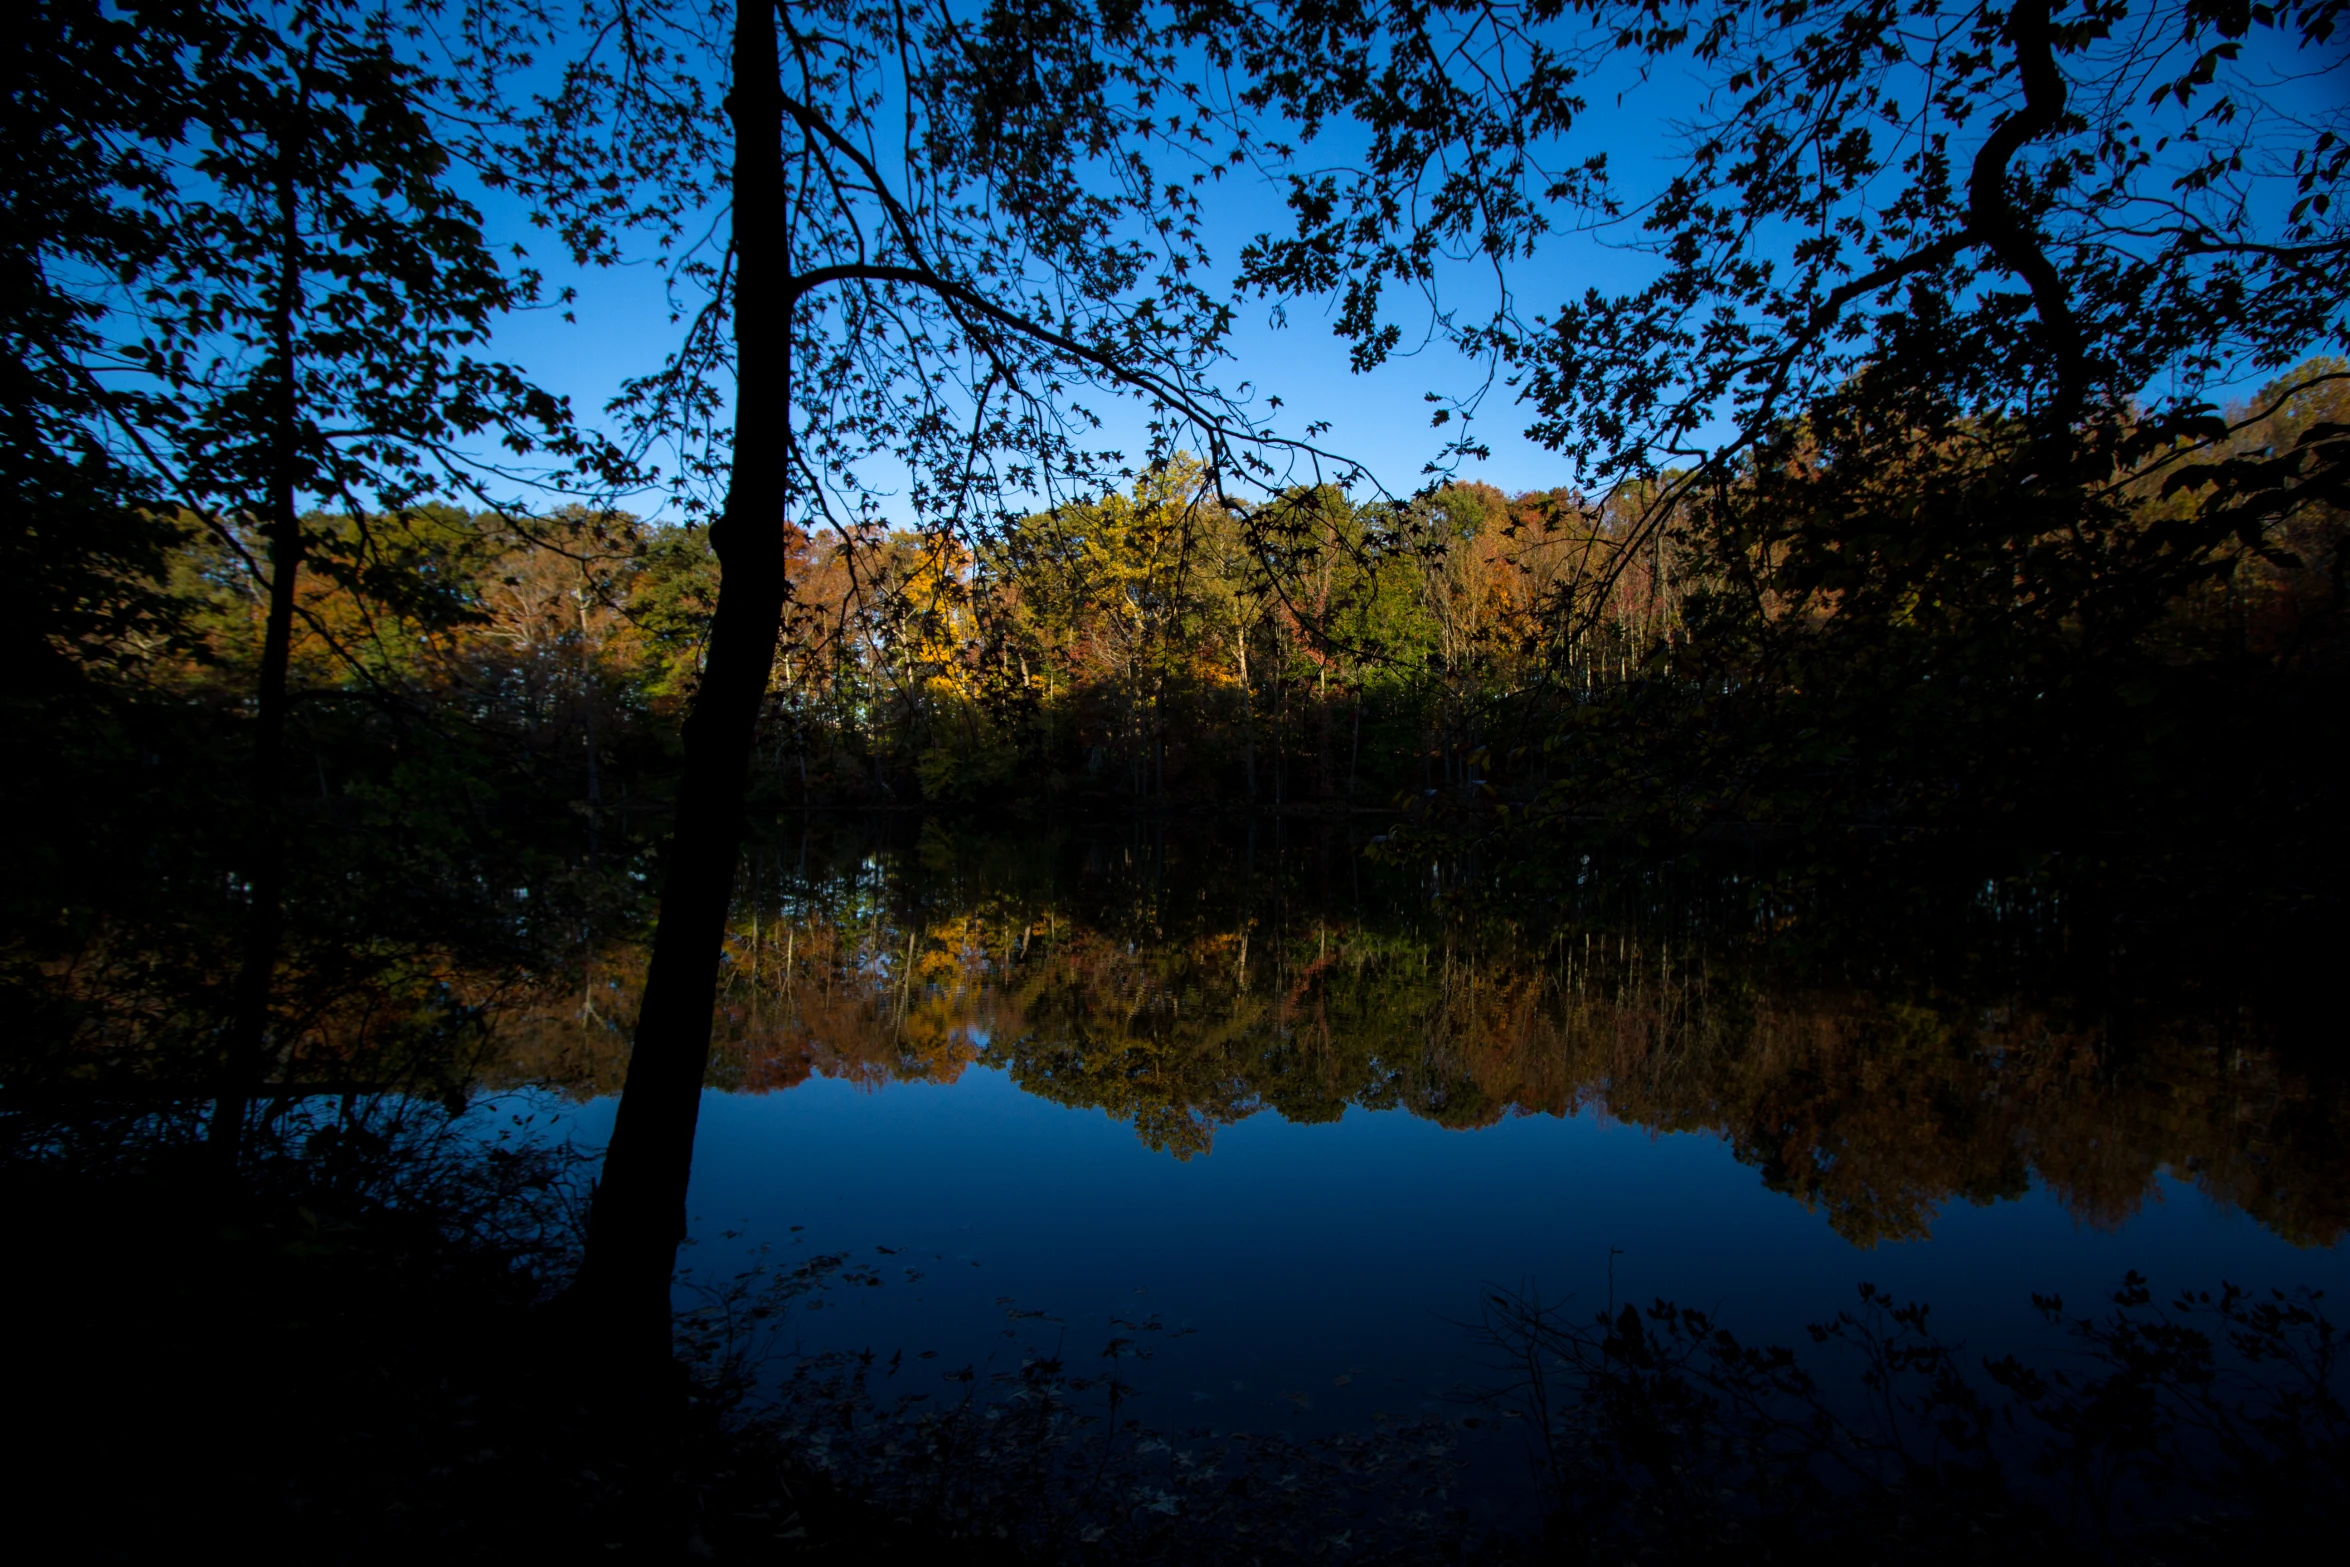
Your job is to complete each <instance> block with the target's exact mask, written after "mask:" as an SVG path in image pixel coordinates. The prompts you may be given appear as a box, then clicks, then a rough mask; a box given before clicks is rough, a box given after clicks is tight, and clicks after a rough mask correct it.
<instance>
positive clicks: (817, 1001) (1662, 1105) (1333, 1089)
mask: <svg viewBox="0 0 2350 1567" xmlns="http://www.w3.org/2000/svg"><path fill="white" fill-rule="evenodd" d="M1226 847H1228V846H1223V847H1219V846H1214V845H1210V846H1208V847H1207V849H1206V850H1205V852H1201V851H1200V848H1199V846H1197V845H1179V846H1177V848H1176V850H1175V852H1174V854H1173V856H1172V858H1170V855H1169V853H1168V850H1167V847H1166V846H1165V845H1163V844H1159V845H1154V846H1152V847H1150V848H1149V849H1148V850H1147V852H1143V853H1140V854H1137V853H1136V851H1135V850H1134V848H1133V847H1132V846H1131V845H1129V846H1126V847H1124V848H1118V847H1115V846H1113V847H1112V848H1111V849H1110V850H1109V851H1108V852H1104V849H1103V845H1102V844H1101V843H1100V842H1098V841H1088V840H1083V839H1076V840H1062V841H1057V842H1043V843H1038V844H1035V845H1032V846H1030V848H1028V849H1027V850H1026V851H1021V850H1019V849H1018V848H1016V847H1014V846H1009V845H1005V844H1001V843H993V844H982V845H968V844H966V845H952V844H947V843H944V842H943V841H941V840H938V839H936V838H931V839H926V840H925V842H924V844H923V851H922V852H921V853H919V854H903V853H896V854H886V855H879V856H874V855H865V856H861V857H858V858H856V859H853V860H849V861H847V862H845V863H843V864H840V865H839V866H838V867H837V868H829V869H818V870H815V871H808V870H805V869H802V870H799V871H797V872H795V873H794V874H792V875H790V876H778V877H776V878H775V879H773V880H771V881H769V882H767V885H769V886H775V885H778V884H780V885H781V887H782V890H781V891H779V892H774V893H763V894H762V895H761V896H759V897H757V898H746V899H745V900H744V901H743V902H742V904H741V905H740V907H739V908H738V912H737V916H736V918H735V921H734V923H733V927H732V930H731V934H730V950H729V964H728V974H729V979H728V982H727V983H726V985H725V986H724V987H723V989H722V992H721V997H720V1016H719V1021H718V1029H719V1040H720V1045H719V1050H718V1054H717V1057H716V1060H715V1063H714V1065H713V1068H712V1083H713V1086H716V1087H722V1088H726V1089H729V1090H735V1091H745V1092H770V1091H773V1090H777V1089H783V1088H789V1087H792V1086H794V1085H796V1084H798V1083H800V1082H803V1081H805V1080H806V1079H807V1078H808V1077H810V1076H811V1075H823V1076H827V1077H834V1078H842V1079H846V1080H849V1081H852V1082H857V1083H862V1084H867V1085H872V1086H879V1085H881V1084H883V1083H889V1082H900V1081H928V1082H951V1081H953V1080H954V1079H955V1078H956V1077H957V1076H959V1075H960V1073H961V1072H962V1071H963V1069H964V1068H965V1067H966V1066H967V1065H970V1064H972V1063H974V1062H976V1063H979V1064H982V1065H987V1066H991V1067H1000V1068H1002V1069H1004V1070H1006V1071H1007V1072H1009V1073H1010V1075H1011V1076H1012V1077H1013V1079H1014V1080H1015V1081H1016V1082H1018V1083H1019V1084H1020V1086H1021V1087H1022V1088H1023V1089H1025V1090H1026V1091H1027V1092H1029V1093H1032V1094H1035V1095H1038V1096H1039V1097H1042V1098H1045V1099H1048V1100H1051V1101H1053V1102H1055V1103H1059V1104H1064V1105H1070V1106H1079V1107H1086V1108H1099V1109H1101V1110H1104V1111H1106V1112H1108V1113H1109V1114H1111V1115H1113V1116H1115V1117H1118V1118H1120V1119H1123V1120H1127V1121H1130V1122H1131V1123H1132V1124H1133V1126H1134V1128H1135V1131H1136V1134H1137V1135H1138V1136H1139V1137H1141V1138H1142V1140H1143V1141H1144V1142H1145V1143H1147V1144H1148V1145H1149V1146H1151V1147H1153V1148H1155V1149H1159V1150H1162V1151H1164V1152H1167V1153H1170V1154H1172V1155H1173V1156H1174V1157H1176V1158H1178V1159H1187V1158H1190V1157H1192V1156H1194V1155H1197V1154H1204V1153H1206V1152H1208V1151H1209V1150H1210V1148H1211V1147H1212V1146H1213V1143H1214V1139H1215V1134H1216V1131H1217V1129H1218V1128H1219V1127H1222V1126H1225V1125H1228V1124H1231V1123H1233V1122H1235V1121H1239V1120H1242V1119H1245V1118H1247V1117H1249V1116H1251V1115H1255V1114H1257V1113H1259V1112H1261V1111H1265V1110H1271V1111H1274V1112H1276V1113H1277V1114H1279V1115H1281V1116H1282V1117H1283V1118H1285V1119H1287V1120H1290V1121H1296V1122H1313V1123H1318V1122H1327V1121H1334V1120H1336V1119H1338V1117H1339V1116H1341V1115H1342V1114H1343V1113H1344V1112H1345V1111H1346V1110H1347V1109H1349V1108H1362V1109H1372V1110H1380V1109H1403V1110H1407V1111H1409V1112H1411V1113H1412V1114H1414V1115H1416V1116H1420V1117H1422V1118H1424V1119H1427V1120H1431V1121H1434V1122H1436V1123H1437V1124H1439V1125H1442V1126H1446V1127H1451V1128H1456V1129H1473V1128H1477V1127H1483V1126H1489V1125H1491V1124H1493V1123H1495V1122H1496V1121H1498V1120H1500V1119H1501V1118H1503V1117H1504V1116H1508V1115H1528V1114H1548V1115H1568V1114H1573V1113H1577V1112H1580V1111H1584V1110H1591V1111H1595V1112H1597V1113H1599V1114H1601V1115H1603V1116H1606V1117H1609V1118H1612V1119H1615V1120H1620V1121H1625V1122H1628V1123H1631V1124H1634V1125H1638V1126H1642V1127H1646V1128H1648V1129H1650V1130H1651V1131H1653V1132H1660V1133H1661V1132H1710V1133H1713V1134H1715V1135H1717V1136H1720V1137H1722V1138H1724V1139H1726V1140H1727V1141H1728V1142H1729V1143H1730V1144H1731V1146H1732V1147H1733V1148H1734V1149H1735V1151H1736V1153H1737V1155H1738V1157H1739V1158H1740V1159H1741V1160H1742V1161H1744V1162H1745V1163H1748V1164H1751V1165H1753V1166H1755V1167H1756V1168H1757V1169H1759V1170H1760V1171H1761V1172H1762V1174H1763V1178H1764V1180H1765V1182H1766V1183H1767V1184H1768V1185H1769V1186H1771V1187H1772V1188H1773V1189H1774V1190H1778V1191H1782V1192H1786V1193H1788V1194H1789V1195H1791V1196H1794V1197H1796V1198H1797V1199H1798V1200H1800V1201H1802V1202H1803V1203H1804V1204H1805V1205H1806V1206H1807V1207H1811V1208H1816V1209H1818V1210H1819V1211H1820V1212H1821V1213H1822V1214H1823V1215H1824V1216H1825V1217H1826V1218H1827V1220H1828V1222H1829V1223H1830V1225H1832V1226H1833V1227H1834V1228H1835V1229H1836V1230H1837V1232H1838V1233H1839V1234H1841V1235H1843V1236H1845V1237H1846V1238H1847V1239H1849V1240H1851V1241H1853V1242H1854V1243H1855V1244H1858V1245H1864V1246H1866V1245H1872V1244H1874V1243H1876V1242H1878V1241H1881V1240H1900V1239H1909V1238H1915V1237H1920V1236H1923V1235H1925V1234H1926V1233H1927V1232H1928V1229H1929V1227H1930V1225H1931V1223H1932V1221H1933V1218H1934V1216H1935V1213H1936V1210H1937V1209H1938V1208H1940V1207H1941V1206H1942V1205H1943V1204H1945V1203H1947V1202H1949V1201H1950V1200H1952V1199H1953V1198H1962V1199H1964V1200H1966V1201H1968V1202H1972V1203H1978V1204H1982V1203H1990V1202H1994V1201H1997V1200H2000V1199H2003V1198H2014V1197H2018V1196H2021V1195H2022V1194H2023V1193H2024V1192H2025V1191H2026V1190H2027V1189H2028V1187H2029V1186H2030V1184H2031V1182H2032V1180H2033V1179H2034V1177H2035V1176H2036V1177H2037V1178H2038V1179H2039V1180H2040V1181H2041V1182H2042V1183H2044V1184H2045V1185H2047V1186H2048V1187H2049V1188H2050V1189H2052V1190H2053V1191H2054V1192H2055V1193H2056V1195H2057V1196H2058V1197H2059V1199H2060V1200H2061V1201H2062V1202H2063V1204H2064V1205H2065V1207H2066V1208H2067V1209H2068V1211H2070V1212H2071V1213H2072V1214H2073V1215H2074V1216H2075V1217H2077V1218H2079V1219H2081V1220H2083V1221H2085V1222H2087V1223H2090V1224H2093V1225H2098V1226H2112V1225H2118V1224H2120V1223H2121V1222H2123V1221H2124V1220H2126V1219H2127V1218H2129V1217H2130V1215H2132V1214H2133V1213H2135V1212H2136V1211H2137V1210H2138V1209H2139V1208H2140V1207H2141V1206H2142V1205H2143V1204H2144V1202H2145V1201H2146V1200H2147V1199H2148V1197H2149V1196H2150V1195H2151V1194H2152V1192H2153V1191H2154V1188H2155V1182H2156V1178H2157V1176H2158V1175H2159V1174H2161V1173H2162V1172H2164V1171H2166V1170H2167V1171H2169V1172H2170V1173H2172V1174H2173V1175H2176V1176H2179V1177H2183V1178H2187V1179H2191V1180H2192V1181H2194V1182H2195V1184H2196V1185H2197V1186H2199V1187H2200V1188H2201V1189H2202V1190H2203V1191H2204V1192H2206V1193H2207V1194H2209V1195H2210V1196H2211V1197H2213V1198H2214V1199H2215V1200H2218V1201H2220V1202H2222V1203H2225V1204H2227V1205H2230V1206H2233V1207H2236V1208H2240V1209H2243V1210H2244V1211H2246V1212H2248V1213H2250V1214H2251V1215H2253V1216H2254V1217H2255V1218H2257V1219H2258V1220H2259V1221H2260V1222H2261V1223H2262V1224H2264V1225H2266V1226H2268V1227H2269V1228H2270V1229H2272V1230H2274V1231H2276V1232H2277V1233H2279V1234H2280V1235H2282V1236H2284V1237H2285V1238H2286V1239H2288V1240H2291V1241H2293V1242H2295V1243H2297V1244H2304V1245H2311V1244H2314V1245H2328V1244H2331V1243H2332V1242H2333V1241H2334V1240H2335V1239H2336V1238H2337V1237H2339V1236H2340V1234H2341V1233H2342V1231H2343V1229H2344V1228H2345V1225H2346V1223H2350V1214H2346V1213H2345V1212H2344V1205H2345V1200H2344V1199H2343V1198H2342V1197H2340V1196H2339V1195H2338V1194H2339V1193H2340V1192H2342V1191H2343V1190H2345V1189H2346V1187H2350V1183H2346V1182H2345V1181H2344V1179H2343V1176H2344V1175H2345V1174H2350V1172H2346V1171H2345V1170H2344V1169H2343V1164H2344V1156H2343V1155H2342V1153H2341V1152H2340V1151H2339V1148H2340V1140H2339V1139H2338V1138H2337V1136H2336V1135H2335V1128H2336V1127H2338V1126H2339V1125H2340V1124H2341V1121H2342V1112H2343V1105H2342V1103H2341V1094H2340V1089H2339V1088H2338V1086H2336V1085H2335V1084H2333V1083H2332V1082H2331V1081H2330V1080H2329V1079H2327V1078H2326V1077H2324V1076H2322V1075H2313V1074H2312V1073H2310V1072H2309V1071H2306V1070H2303V1069H2302V1066H2301V1065H2300V1064H2299V1063H2297V1062H2295V1061H2294V1060H2293V1059H2292V1058H2291V1057H2290V1055H2289V1054H2288V1053H2286V1052H2285V1051H2283V1050H2282V1049H2280V1048H2278V1047H2276V1046H2275V1045H2274V1044H2272V1043H2269V1042H2266V1041H2265V1040H2264V1039H2263V1038H2262V1036H2261V1034H2260V1031H2259V1029H2258V1028H2257V1027H2256V1026H2255V1025H2254V1023H2253V1022H2252V1021H2248V1020H2245V1019H2242V1018H2236V1019H2230V1018H2226V1017H2221V1018H2218V1019H2214V1018H2213V1017H2210V1016H2207V1015H2201V1014H2191V1015H2185V1016H2179V1017H2173V1018H2169V1019H2166V1020H2163V1021H2158V1022H2154V1023H2148V1022H2146V1021H2143V1020H2141V1019H2137V1018H2129V1019H2125V1020H2123V1021H2120V1022H2117V1021H2115V1018H2114V1017H2113V1016H2112V1015H2111V1012H2110V1009H2108V1010H2107V1011H2103V1012H2101V1011H2099V1010H2098V1009H2095V1008H2092V1007H2090V1006H2087V1005H2084V1004H2082V1003H2079V1002H2077V1001H2075V1000H2072V999H2070V998H2068V997H2067V996H2065V995H2063V994H2061V993H2046V994H2039V995H2034V994H2031V993H2029V992H2027V991H2023V990H2020V989H2018V988H2017V987H2015V986H2013V985H2009V986H2007V987H2005V988H2000V987H1998V986H1996V985H1990V984H1988V982H1975V981H1973V980H1972V978H1971V977H1970V978H1969V979H1968V980H1965V981H1961V982H1956V983H1952V984H1951V985H1949V987H1948V988H1942V987H1938V986H1936V985H1933V984H1925V983H1911V982H1905V981H1903V980H1901V979H1900V978H1899V977H1898V976H1897V977H1895V978H1892V979H1887V980H1885V981H1882V982H1879V983H1874V984H1861V983H1855V982H1853V981H1852V980H1850V979H1848V978H1846V979H1838V980H1836V981H1834V982H1830V981H1826V980H1819V979H1807V978H1805V977H1804V976H1803V975H1802V974H1801V973H1800V972H1796V973H1790V972H1788V971H1787V970H1786V967H1785V966H1784V965H1782V966H1780V967H1773V966H1772V964H1771V963H1770V962H1768V961H1766V958H1767V954H1768V951H1769V950H1773V949H1766V948H1757V947H1756V946H1754V945H1753V944H1750V943H1749V944H1741V943H1739V942H1736V941H1727V940H1721V939H1716V940H1714V941H1710V942H1701V941H1694V940H1691V939H1689V938H1688V937H1687V936H1686V934H1685V933H1684V936H1683V939H1682V940H1680V941H1678V942H1676V941H1673V940H1668V939H1664V938H1660V937H1656V936H1653V935H1643V934H1641V933H1640V929H1639V922H1638V921H1637V920H1634V919H1609V920H1602V921H1596V922H1594V923H1591V924H1573V925H1561V926H1559V927H1556V928H1550V929H1533V928H1530V927H1529V926H1527V925H1525V924H1523V923H1513V922H1510V921H1507V920H1500V919H1494V920H1488V921H1464V920H1458V919H1443V918H1438V917H1436V916H1434V915H1431V914H1429V913H1428V912H1427V911H1426V908H1425V905H1424V902H1419V901H1418V898H1419V895H1418V894H1417V893H1414V894H1413V899H1412V900H1411V901H1407V902H1403V903H1399V902H1398V901H1397V900H1396V899H1395V898H1394V897H1392V896H1386V897H1382V898H1370V899H1366V898H1364V897H1362V896H1359V888H1360V883H1361V868H1360V867H1358V866H1354V865H1352V864H1350V863H1349V862H1348V861H1347V860H1346V857H1345V856H1346V851H1345V848H1344V846H1343V845H1341V846H1340V847H1339V849H1338V851H1337V853H1336V855H1335V857H1334V856H1333V855H1331V854H1330V853H1329V852H1328V849H1327V845H1309V846H1308V849H1307V851H1306V852H1305V853H1302V854H1301V853H1296V852H1293V853H1290V854H1289V855H1287V856H1286V857H1283V856H1277V855H1274V854H1271V853H1267V854H1266V855H1265V856H1264V857H1263V858H1264V860H1265V864H1266V867H1267V868H1266V869H1265V870H1264V871H1263V872H1262V873H1261V874H1255V875H1253V876H1252V875H1250V874H1246V873H1238V874H1236V871H1238V866H1237V865H1236V864H1235V863H1234V862H1235V860H1236V859H1238V858H1239V857H1238V856H1236V855H1233V854H1230V853H1227V852H1226ZM1307 860H1315V861H1317V862H1318V863H1317V864H1315V865H1307V866H1306V871H1309V872H1310V871H1314V870H1317V869H1318V870H1319V871H1320V872H1322V873H1324V877H1323V879H1324V880H1325V881H1330V880H1332V879H1335V880H1336V881H1337V882H1341V883H1344V884H1345V885H1344V886H1343V887H1340V888H1337V889H1336V892H1337V893H1338V894H1343V895H1334V889H1333V888H1332V887H1331V886H1329V885H1324V886H1322V887H1319V888H1315V887H1313V886H1311V885H1310V884H1311V883H1312V882H1313V881H1314V880H1315V877H1314V875H1312V874H1306V873H1305V872H1301V870H1300V865H1301V863H1302V862H1304V861H1307ZM1380 890H1381V891H1382V892H1383V893H1387V894H1391V893H1392V892H1393V891H1394V889H1393V888H1392V887H1391V886H1389V887H1383V888H1382V889H1380ZM1657 923H1661V922H1655V921H1652V922H1650V928H1651V929H1654V928H1655V926H1656V924H1657ZM1717 937H1718V932H1717ZM1781 945H1782V946H1783V945H1784V943H1781ZM1758 953H1761V954H1763V955H1758ZM642 962H643V958H642V953H641V950H639V949H637V948H634V947H630V946H626V945H619V946H613V947H610V948H607V949H605V950H604V951H602V952H601V953H600V954H599V955H598V957H597V958H596V960H595V962H593V963H592V964H590V965H589V966H588V969H587V972H586V975H585V978H584V980H580V981H575V982H574V983H575V984H577V985H578V986H579V988H574V989H571V990H569V991H567V992H566V993H565V994H563V995H561V996H555V995H549V996H547V997H546V998H545V1004H544V1005H543V1006H542V1007H540V1008H538V1009H536V1010H533V1011H530V1012H529V1013H527V1014H525V1015H520V1016H516V1017H513V1018H511V1019H509V1021H508V1023H507V1024H506V1026H505V1027H504V1029H503V1030H502V1033H503V1036H504V1038H505V1040H506V1042H507V1050H506V1054H505V1057H504V1061H505V1065H504V1067H503V1071H505V1072H507V1073H511V1074H517V1075H522V1076H528V1077H533V1078H537V1079H540V1080H547V1081H555V1082H560V1083H564V1084H567V1085H570V1086H572V1087H573V1088H574V1089H575V1090H577V1091H581V1092H591V1093H609V1092H612V1091H614V1090H615V1089H616V1088H617V1087H618V1083H619V1079H620V1074H621V1071H622V1068H623V1064H624V1059H625V1041H626V1038H627V1032H626V1024H627V1021H628V1019H629V1017H630V1016H631V1015H632V1013H633V1007H634V998H635V993H636V988H637V986H638V985H639V983H640V982H641V977H642Z"/></svg>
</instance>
